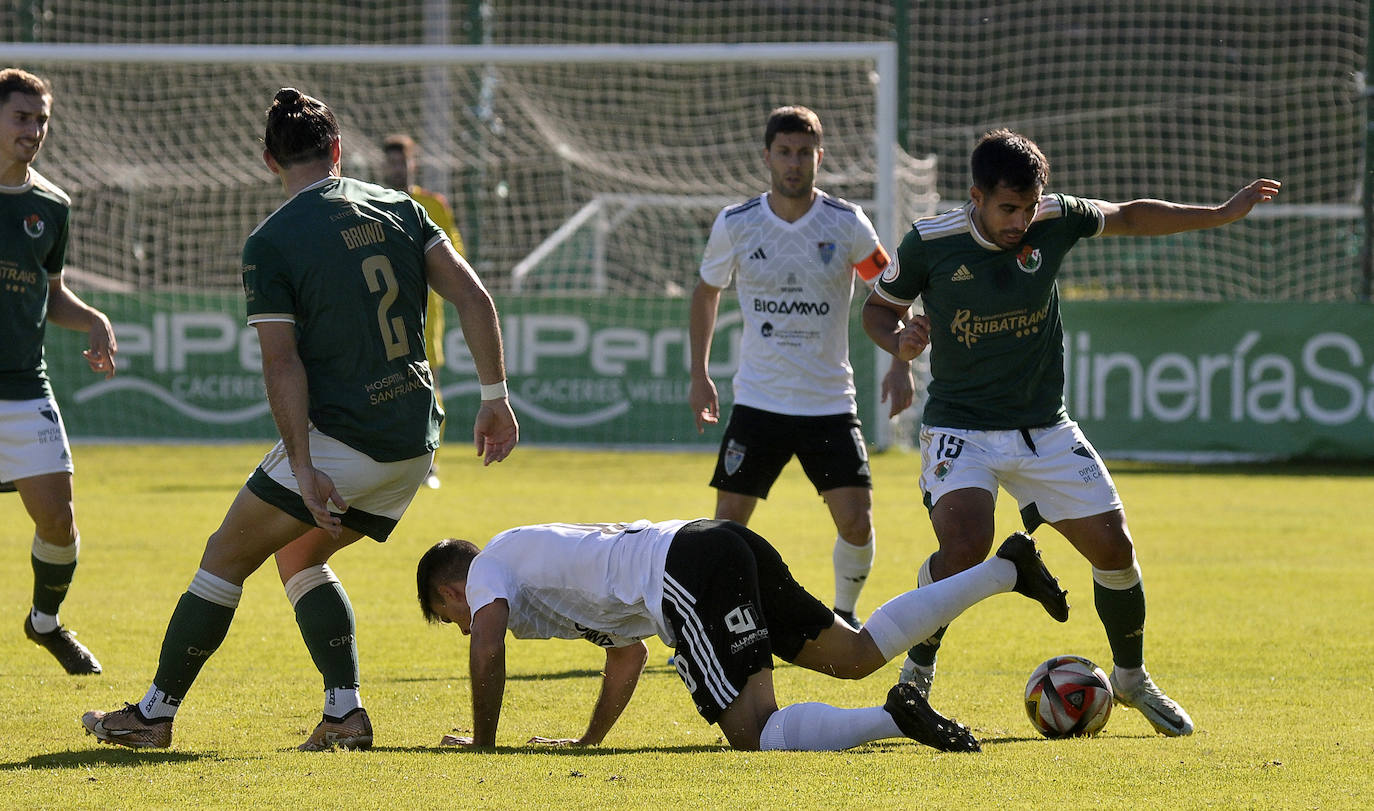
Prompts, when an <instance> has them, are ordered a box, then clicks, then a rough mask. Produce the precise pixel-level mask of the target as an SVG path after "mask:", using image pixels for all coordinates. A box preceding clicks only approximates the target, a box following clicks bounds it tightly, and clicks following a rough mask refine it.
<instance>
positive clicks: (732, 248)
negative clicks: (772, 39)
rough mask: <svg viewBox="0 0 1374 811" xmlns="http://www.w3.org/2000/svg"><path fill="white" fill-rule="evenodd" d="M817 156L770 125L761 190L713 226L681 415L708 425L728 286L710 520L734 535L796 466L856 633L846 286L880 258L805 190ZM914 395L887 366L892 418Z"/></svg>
mask: <svg viewBox="0 0 1374 811" xmlns="http://www.w3.org/2000/svg"><path fill="white" fill-rule="evenodd" d="M823 153H824V150H823V149H822V148H821V123H820V119H819V118H818V117H817V116H816V114H815V113H814V112H812V111H811V110H809V109H807V108H805V107H800V106H791V107H780V108H778V109H776V110H774V111H773V112H772V113H771V114H770V115H769V118H768V123H767V126H766V127H765V132H764V150H763V161H764V165H765V166H766V167H767V168H768V170H769V175H770V180H771V184H770V188H769V191H767V192H765V193H763V194H761V195H759V196H758V197H755V198H753V199H751V200H749V201H747V202H744V203H741V204H739V205H736V206H730V207H727V208H725V209H724V210H722V211H721V212H720V214H719V215H718V216H717V217H716V221H715V224H714V225H713V226H712V228H711V237H710V240H709V241H708V243H707V246H706V253H705V256H704V257H703V258H702V262H701V279H700V281H699V282H698V284H697V287H696V290H695V291H694V292H693V294H692V308H691V322H690V334H691V339H690V340H691V357H692V360H691V375H692V383H691V390H690V393H689V405H690V407H691V409H692V414H693V416H694V418H695V419H696V423H697V430H698V431H702V430H704V426H705V424H707V423H714V422H717V421H718V419H719V415H720V402H719V397H718V395H717V392H716V387H715V384H714V382H712V380H711V377H710V374H709V371H708V368H707V366H708V362H709V359H710V356H711V341H712V337H713V333H714V330H715V325H716V317H717V312H718V309H719V304H720V296H721V291H722V290H723V289H724V288H725V287H726V286H728V285H729V284H730V282H731V280H732V279H733V280H735V282H736V286H737V289H738V295H739V303H740V309H741V311H742V315H743V321H744V335H743V340H742V341H741V345H740V349H739V368H738V371H737V372H736V374H735V376H734V381H733V384H734V406H733V408H732V409H731V412H730V419H729V422H728V424H727V425H726V428H725V433H724V436H723V437H722V439H721V445H720V453H719V456H718V458H717V461H716V469H715V474H714V476H713V478H712V480H711V486H712V487H714V488H716V492H717V497H716V513H715V517H716V518H719V519H730V520H733V521H737V522H739V523H741V524H747V523H748V522H749V518H750V516H751V515H752V514H753V512H754V508H755V507H756V506H757V504H758V501H759V499H761V498H766V497H767V496H768V491H769V489H770V488H771V487H772V485H773V482H774V481H776V480H777V477H778V475H779V474H780V473H781V471H782V469H783V467H784V466H785V465H786V464H787V462H788V461H789V460H790V459H791V458H792V457H793V456H794V455H795V456H796V457H797V458H798V460H799V461H800V462H801V465H802V468H803V470H805V472H806V475H807V477H808V478H809V479H810V480H811V482H812V484H814V485H815V487H816V490H817V492H818V493H819V494H820V495H821V497H822V498H823V499H824V500H825V503H826V506H827V507H828V508H829V510H830V514H831V518H832V519H833V520H834V523H835V530H836V539H835V547H834V564H835V602H834V606H835V611H836V613H837V614H839V615H840V616H841V617H842V618H843V619H844V620H845V621H846V622H848V623H850V624H851V625H853V626H855V627H857V626H858V625H859V621H858V619H857V617H856V616H855V614H854V609H855V605H856V603H857V602H858V597H859V592H860V591H861V590H862V588H863V584H864V581H865V580H866V579H867V577H868V573H869V571H870V569H871V568H872V566H873V553H874V538H875V536H874V531H873V499H872V479H871V477H870V474H869V467H868V453H867V450H866V448H865V444H864V437H863V432H862V430H861V424H860V422H859V417H858V406H857V403H856V402H855V399H854V394H855V387H854V372H853V369H852V368H851V366H850V365H849V310H850V301H851V300H852V297H853V294H854V276H855V275H856V274H857V275H858V276H859V277H860V278H862V279H863V280H864V281H865V282H868V283H870V284H871V283H873V282H875V281H876V280H877V277H878V276H879V275H880V274H881V273H882V272H883V270H884V269H885V268H886V267H887V266H888V264H889V262H890V259H889V256H888V254H887V252H886V251H885V250H884V249H883V246H882V245H881V244H880V242H879V241H878V235H877V233H876V232H875V231H874V229H873V224H872V223H871V222H869V220H868V217H866V216H865V215H864V213H863V210H862V209H861V208H860V207H859V206H857V205H854V204H853V203H849V202H846V201H844V200H841V199H839V198H836V197H832V196H830V195H829V194H826V193H825V192H824V191H821V190H820V189H817V188H816V186H815V179H816V170H817V169H818V168H819V166H820V163H821V159H822V156H823ZM913 390H914V385H913V381H912V377H911V367H910V362H909V361H902V360H899V359H896V358H894V359H893V363H892V366H891V368H890V370H889V371H888V373H887V374H886V376H885V377H884V380H883V387H882V396H883V400H884V401H890V403H891V413H892V414H894V415H895V414H897V413H899V412H901V411H902V410H903V409H905V408H907V407H908V406H909V405H910V404H911V401H912V396H913Z"/></svg>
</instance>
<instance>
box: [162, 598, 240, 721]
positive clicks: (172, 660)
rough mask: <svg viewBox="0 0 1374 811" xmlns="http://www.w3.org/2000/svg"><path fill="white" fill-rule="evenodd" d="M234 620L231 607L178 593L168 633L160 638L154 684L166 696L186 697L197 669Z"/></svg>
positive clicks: (198, 670)
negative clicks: (159, 651)
mask: <svg viewBox="0 0 1374 811" xmlns="http://www.w3.org/2000/svg"><path fill="white" fill-rule="evenodd" d="M233 621H234V608H232V607H229V606H224V605H220V604H218V603H213V602H210V601H209V600H207V599H205V598H203V597H198V596H196V595H194V594H192V593H191V592H189V591H188V592H186V593H185V594H183V595H181V600H180V601H178V602H177V607H176V610H175V611H173V612H172V619H171V621H170V622H168V623H167V635H166V636H164V637H163V638H162V654H161V655H160V656H159V657H158V660H157V676H156V677H155V678H154V679H153V683H154V684H156V685H157V686H158V687H159V688H160V689H161V690H162V691H163V692H165V693H166V694H167V695H169V696H172V697H174V698H176V699H182V698H185V697H186V693H187V691H189V690H190V689H191V685H192V684H193V683H194V682H195V680H196V676H198V675H200V669H201V668H202V667H204V666H205V662H206V661H207V660H208V659H209V658H210V655H211V654H212V653H214V652H215V650H216V649H217V648H219V646H220V643H222V642H223V641H224V637H225V636H226V635H227V634H228V633H229V624H230V623H232V622H233Z"/></svg>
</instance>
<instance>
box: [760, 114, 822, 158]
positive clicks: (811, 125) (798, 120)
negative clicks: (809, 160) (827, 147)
mask: <svg viewBox="0 0 1374 811" xmlns="http://www.w3.org/2000/svg"><path fill="white" fill-rule="evenodd" d="M780 132H805V133H809V134H811V135H814V136H816V146H820V145H821V119H820V116H818V115H816V114H815V113H814V112H812V111H811V110H810V108H807V107H803V106H801V105H800V104H791V105H788V106H786V107H779V108H777V109H776V110H774V111H773V112H771V113H769V114H768V124H767V125H766V126H765V127H764V128H763V148H764V149H767V148H769V147H771V146H772V145H773V136H775V135H777V134H778V133H780Z"/></svg>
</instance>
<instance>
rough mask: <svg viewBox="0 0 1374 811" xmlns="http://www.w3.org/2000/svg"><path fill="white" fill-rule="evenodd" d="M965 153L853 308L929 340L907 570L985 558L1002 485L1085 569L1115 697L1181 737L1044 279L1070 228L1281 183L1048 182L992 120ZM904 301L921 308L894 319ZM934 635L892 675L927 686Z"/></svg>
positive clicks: (1168, 228)
mask: <svg viewBox="0 0 1374 811" xmlns="http://www.w3.org/2000/svg"><path fill="white" fill-rule="evenodd" d="M971 164H972V174H973V187H972V188H971V189H970V191H969V195H970V198H971V199H970V201H969V202H968V203H967V204H965V205H964V206H963V207H961V208H958V209H955V210H953V211H949V212H946V213H944V214H939V215H936V216H933V217H928V218H925V219H922V220H918V221H917V222H915V223H914V224H913V225H912V228H911V231H910V232H908V234H907V236H906V238H905V239H903V241H902V244H901V246H900V248H899V249H898V251H897V258H898V261H897V263H895V264H894V265H893V266H892V267H890V268H889V269H888V270H887V271H886V272H885V273H884V274H883V276H882V278H881V280H879V282H878V284H877V285H876V286H875V288H874V290H873V293H872V294H871V295H870V296H869V297H868V300H867V301H866V302H865V304H864V308H863V322H864V329H865V331H866V332H867V333H868V335H869V337H871V338H872V339H873V340H874V341H875V342H876V343H877V344H878V345H879V346H880V347H882V348H883V349H886V350H887V351H888V352H891V353H892V354H894V355H896V356H898V357H900V358H903V359H910V358H912V357H914V356H915V355H917V354H919V353H920V351H921V349H922V348H923V346H924V344H925V342H926V341H927V340H929V344H930V350H931V383H930V387H929V390H928V393H929V396H928V398H927V401H926V407H925V411H924V413H923V415H922V426H921V433H920V437H921V464H922V470H921V479H920V484H921V492H922V496H923V498H924V502H925V505H926V508H927V509H928V510H929V511H930V520H931V524H932V525H933V526H934V529H935V537H936V540H937V541H938V544H939V548H938V549H937V550H936V552H935V553H934V554H933V555H931V556H930V558H929V559H928V560H927V561H926V562H925V564H924V565H923V566H922V567H921V570H920V572H919V575H918V580H917V582H918V583H919V584H922V585H924V584H928V583H931V582H934V581H938V580H942V579H944V578H946V577H949V576H951V575H953V574H955V573H957V572H961V571H964V570H966V569H968V568H969V567H971V566H973V565H975V564H977V563H978V562H979V561H982V560H983V559H984V558H985V557H987V555H988V552H989V551H990V550H991V549H992V542H993V538H994V534H995V527H994V518H993V508H994V505H995V503H996V496H997V491H998V488H999V486H1000V487H1001V488H1005V489H1006V490H1007V492H1008V493H1010V494H1011V495H1012V496H1013V497H1015V498H1016V500H1017V503H1018V506H1019V507H1020V511H1021V516H1022V519H1023V521H1024V523H1025V526H1026V529H1027V531H1032V530H1034V529H1035V528H1036V527H1037V526H1038V525H1039V524H1041V523H1048V524H1050V525H1051V526H1053V527H1054V528H1055V529H1056V530H1058V531H1059V532H1060V534H1062V535H1063V536H1064V537H1065V538H1067V539H1068V541H1069V543H1071V544H1072V545H1073V547H1074V548H1075V549H1077V550H1078V551H1079V553H1080V554H1082V555H1083V557H1084V558H1086V559H1087V560H1088V562H1089V563H1090V564H1091V565H1092V571H1093V582H1094V587H1093V597H1094V602H1095V605H1096V608H1097V613H1098V616H1099V617H1100V618H1101V620H1102V624H1103V627H1104V628H1105V630H1106V632H1107V641H1108V644H1109V646H1110V647H1111V651H1112V660H1113V663H1114V666H1115V667H1114V669H1113V671H1112V675H1111V682H1112V687H1113V690H1114V692H1115V695H1116V699H1117V701H1118V702H1119V703H1122V704H1125V705H1127V706H1130V707H1134V708H1135V709H1137V710H1140V711H1141V712H1142V713H1143V714H1144V715H1145V717H1146V719H1147V720H1148V721H1149V722H1150V724H1151V725H1152V726H1153V727H1154V728H1155V729H1156V730H1157V731H1159V732H1161V733H1163V734H1165V735H1188V734H1190V733H1191V732H1192V731H1193V722H1192V719H1191V718H1190V717H1189V716H1188V713H1186V712H1185V711H1184V710H1183V709H1182V708H1181V707H1180V706H1179V705H1178V704H1177V703H1175V702H1174V701H1173V700H1171V699H1170V698H1169V697H1168V696H1166V695H1165V694H1164V693H1163V692H1162V691H1161V690H1160V689H1159V688H1158V687H1156V686H1155V684H1154V681H1153V680H1152V679H1151V678H1150V676H1149V674H1148V673H1147V672H1146V671H1145V664H1144V644H1145V643H1144V638H1145V637H1144V631H1145V593H1144V590H1143V588H1142V585H1141V579H1140V567H1139V565H1138V564H1137V562H1136V554H1135V545H1134V543H1133V542H1132V540H1131V534H1130V532H1129V531H1128V530H1127V528H1126V514H1125V511H1124V510H1123V508H1122V505H1121V499H1120V498H1119V497H1118V495H1117V491H1116V487H1115V485H1114V484H1113V483H1112V479H1111V475H1110V474H1109V473H1108V472H1107V468H1106V465H1105V464H1103V463H1102V460H1101V458H1100V457H1099V456H1098V454H1097V452H1096V451H1095V450H1094V449H1093V447H1092V444H1091V443H1089V442H1088V440H1087V438H1086V437H1084V436H1083V434H1082V432H1081V431H1080V430H1079V428H1078V425H1077V424H1076V423H1075V422H1073V420H1071V419H1070V418H1069V416H1068V413H1067V412H1066V410H1065V407H1064V380H1065V378H1064V332H1063V325H1062V322H1061V320H1060V312H1059V294H1058V288H1057V286H1056V283H1055V277H1056V276H1057V274H1058V272H1059V268H1060V266H1061V264H1062V262H1063V259H1064V256H1065V254H1067V253H1068V251H1069V250H1070V249H1071V248H1072V247H1073V246H1074V245H1075V244H1076V243H1077V242H1078V240H1080V239H1084V238H1089V237H1095V236H1099V235H1105V236H1116V235H1126V236H1158V235H1163V234H1175V233H1180V232H1183V231H1194V230H1199V229H1203V228H1215V227H1217V226H1221V225H1226V224H1228V223H1231V222H1235V221H1236V220H1239V219H1241V218H1243V217H1245V216H1246V215H1247V214H1249V213H1250V211H1251V209H1253V208H1254V207H1255V206H1256V205H1258V204H1260V203H1262V202H1265V201H1267V200H1270V199H1272V198H1273V197H1274V196H1275V195H1276V194H1278V191H1279V186H1280V184H1279V182H1278V181H1276V180H1268V179H1263V178H1261V179H1258V180H1255V181H1253V182H1251V183H1250V184H1248V185H1246V186H1245V187H1244V188H1242V189H1240V190H1239V191H1237V192H1236V193H1235V194H1234V195H1233V196H1232V197H1231V198H1230V199H1229V200H1227V201H1226V202H1224V203H1222V204H1220V205H1217V206H1192V205H1180V204H1177V203H1171V202H1167V201H1164V200H1150V199H1143V200H1132V201H1131V202H1127V203H1110V202H1106V201H1102V200H1092V199H1086V198H1080V197H1074V196H1071V195H1067V194H1057V193H1056V194H1048V193H1046V192H1045V186H1046V184H1047V183H1048V182H1049V161H1048V160H1047V159H1046V158H1045V156H1044V154H1043V153H1042V152H1041V151H1040V148H1039V147H1037V146H1036V145H1035V143H1034V142H1032V141H1031V140H1030V139H1029V138H1026V137H1025V136H1024V135H1020V134H1018V133H1015V132H1011V131H1010V130H1005V129H1004V130H997V131H994V132H989V133H987V134H986V135H984V136H983V137H982V138H981V139H980V140H979V142H978V144H977V146H975V147H974V150H973V154H972V158H971ZM917 297H920V299H921V301H922V303H923V305H924V309H925V313H924V315H923V316H918V317H916V318H913V319H911V323H910V324H903V323H902V315H903V313H905V312H906V308H907V307H908V306H910V305H911V304H912V303H913V302H914V301H915V299H916V298H917ZM943 634H944V629H941V630H940V631H939V632H938V633H936V634H934V635H932V636H931V638H930V639H929V640H927V641H925V642H924V643H922V644H920V645H916V646H915V647H913V648H912V649H911V652H910V657H909V658H908V660H907V663H906V666H905V667H904V668H903V669H902V680H903V681H912V682H915V683H916V684H917V685H918V686H919V687H920V688H922V690H923V691H928V690H929V689H930V684H931V679H932V678H933V676H934V672H935V654H936V651H937V650H938V648H939V645H940V642H941V639H942V636H943Z"/></svg>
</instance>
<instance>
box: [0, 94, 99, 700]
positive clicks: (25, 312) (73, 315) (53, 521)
mask: <svg viewBox="0 0 1374 811" xmlns="http://www.w3.org/2000/svg"><path fill="white" fill-rule="evenodd" d="M51 112H52V90H51V89H50V88H49V86H48V83H47V82H46V81H44V80H43V79H41V78H39V77H37V76H34V75H33V74H31V73H28V72H26V71H22V70H18V69H15V68H6V69H5V70H0V490H6V491H15V490H18V491H19V496H20V500H21V501H22V502H23V504H24V509H25V510H26V511H27V512H28V514H29V517H30V518H31V519H32V520H33V524H34V531H33V547H32V556H31V562H32V564H33V607H32V608H31V609H30V611H29V615H28V617H27V618H26V619H25V620H24V633H25V635H26V636H28V638H29V639H31V640H33V641H34V642H35V643H37V644H39V645H41V646H43V647H44V648H46V649H47V650H48V651H49V652H50V653H52V654H53V656H55V657H57V660H58V661H59V662H60V663H61V664H62V666H63V668H65V669H66V671H67V672H68V673H71V674H92V673H99V672H100V663H99V662H97V661H96V659H95V657H94V656H93V655H91V652H90V651H89V650H87V649H86V647H85V646H84V645H82V644H81V643H80V642H78V641H76V639H75V638H74V636H73V634H72V632H71V631H69V630H67V629H66V628H64V627H62V625H61V623H60V622H59V621H58V617H57V611H58V607H59V606H60V605H61V604H62V601H63V599H64V598H65V597H66V595H67V588H68V586H70V585H71V582H72V575H73V573H74V572H75V571H76V559H77V552H78V550H79V549H80V546H81V540H80V537H81V536H80V533H78V532H77V528H76V514H75V511H74V509H73V507H72V458H71V449H70V448H69V447H68V444H67V432H66V428H65V427H64V426H63V424H62V416H61V412H59V411H58V409H57V401H56V400H54V399H53V394H52V388H51V386H50V385H49V383H48V375H47V371H46V369H47V367H46V364H45V362H44V359H43V334H44V331H45V328H46V326H47V325H48V324H49V323H52V324H57V325H59V326H62V327H67V328H68V329H74V330H81V331H82V332H85V333H87V334H88V336H89V341H90V348H89V349H88V350H86V352H85V355H86V359H87V361H88V362H89V363H90V366H91V370H92V371H94V372H98V373H102V374H104V375H105V376H106V377H107V378H109V377H112V376H114V373H115V361H114V356H115V350H116V346H115V336H114V330H113V329H112V328H111V326H110V320H109V319H108V318H106V317H105V314H104V313H102V312H100V311H99V310H97V309H95V308H93V307H91V306H89V305H87V304H86V303H85V302H83V301H82V300H81V299H80V298H79V297H77V295H76V294H75V293H73V292H72V291H71V290H69V289H68V288H67V286H66V284H65V283H64V282H63V280H62V269H63V264H64V262H65V260H66V255H67V223H68V213H69V209H70V207H71V200H70V199H68V197H67V195H66V194H64V193H63V192H62V190H61V189H59V188H58V187H57V186H55V185H53V184H52V183H51V182H49V181H48V180H47V179H45V178H44V177H43V176H42V175H40V174H39V173H38V172H37V171H35V170H34V169H33V168H32V167H31V166H30V164H31V163H32V162H33V161H34V159H35V158H37V157H38V150H39V149H40V148H42V146H43V139H44V138H45V137H46V136H47V134H48V120H49V117H50V115H51ZM6 523H7V524H10V523H11V522H8V521H7V522H6Z"/></svg>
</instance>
